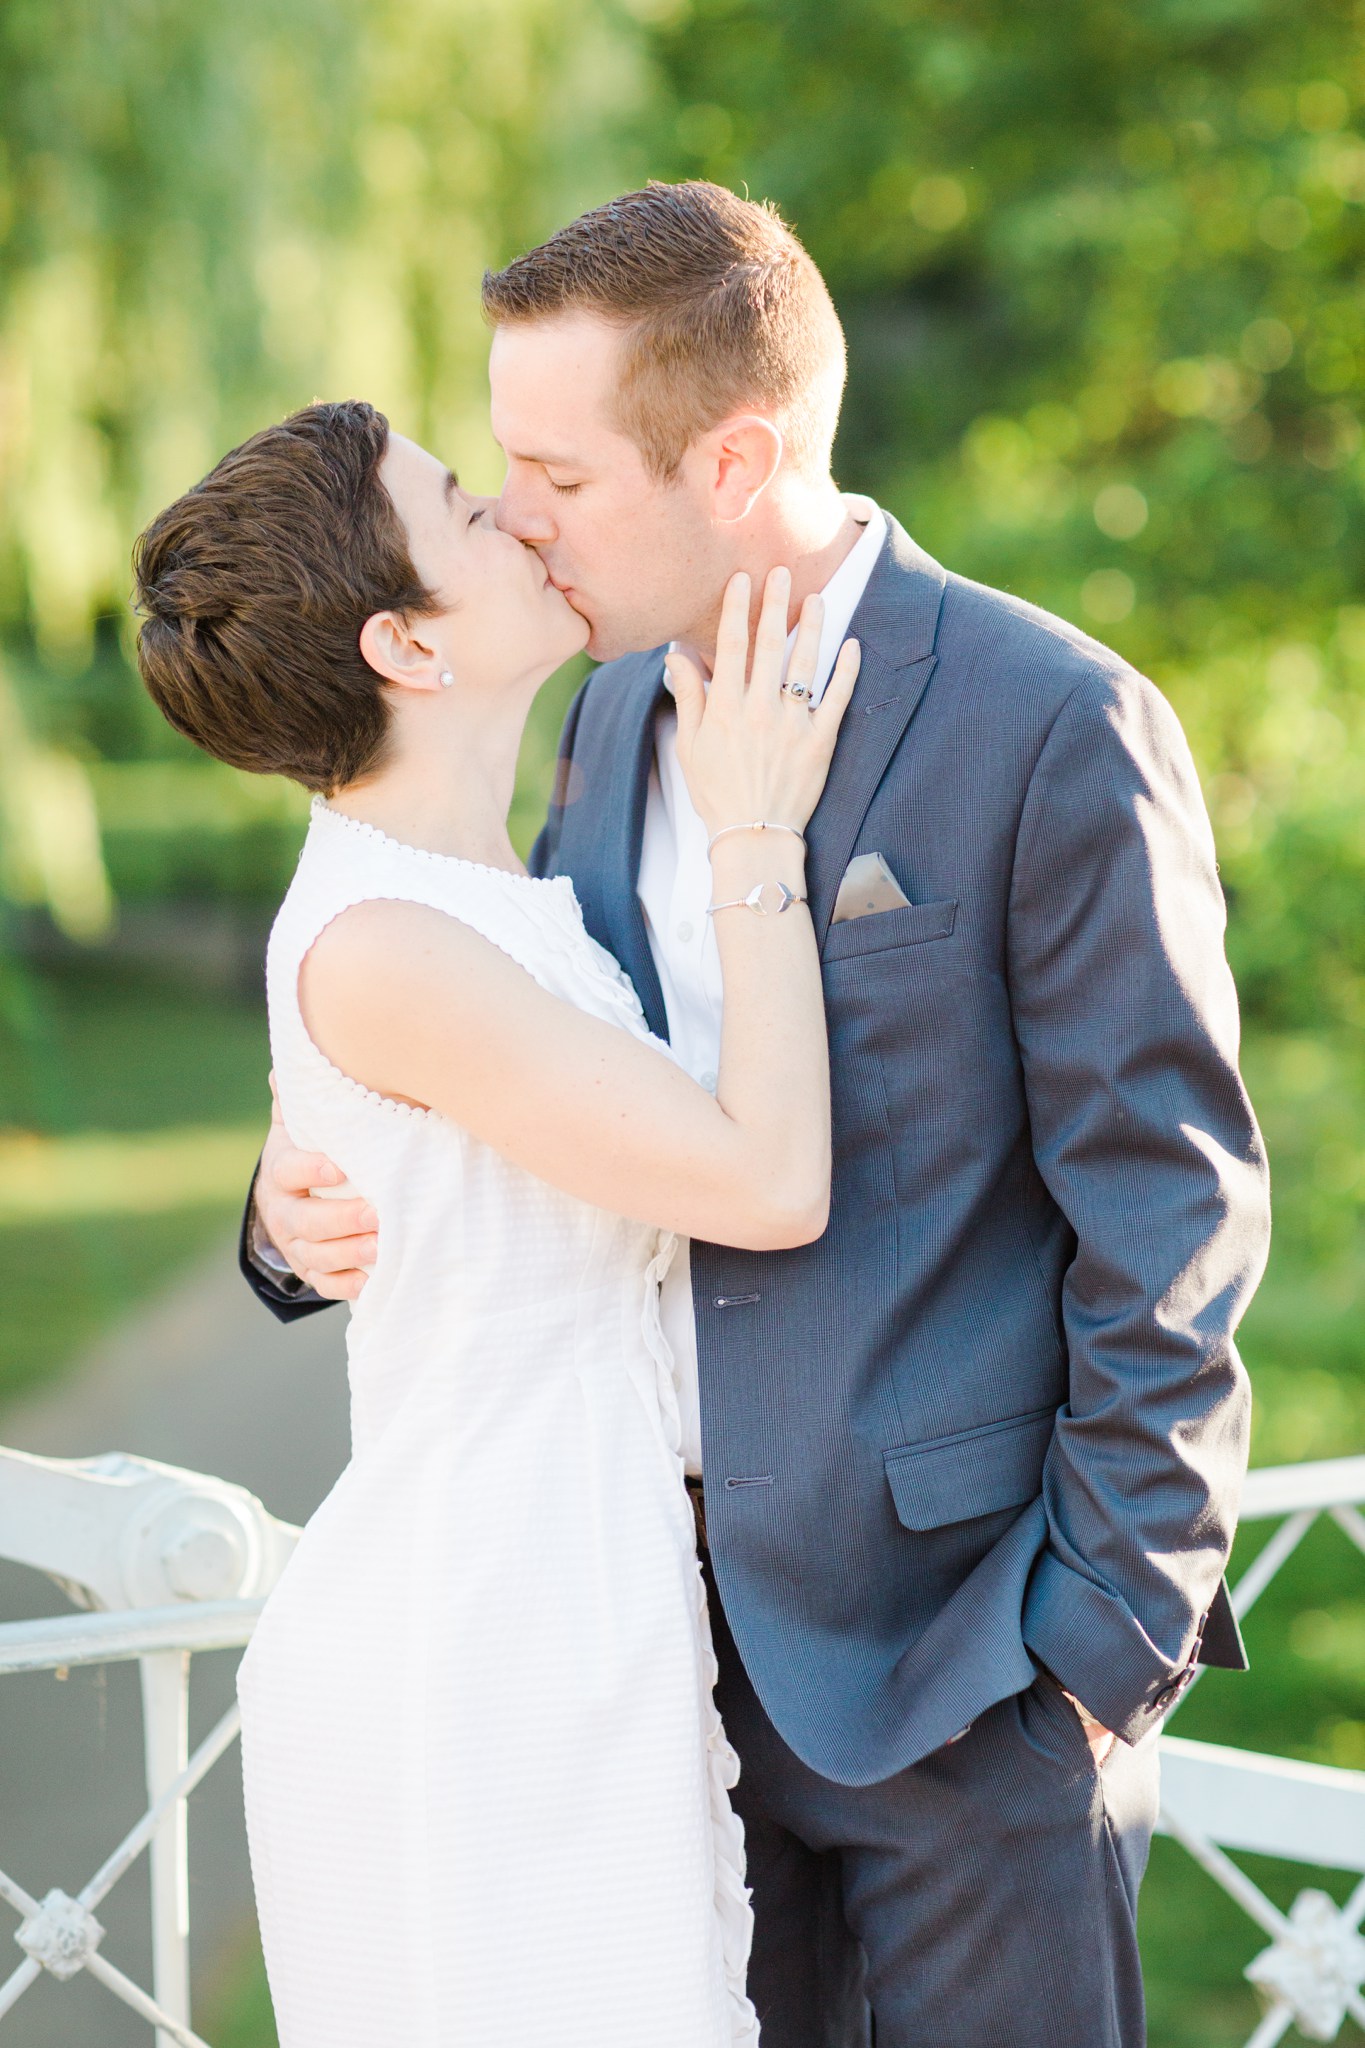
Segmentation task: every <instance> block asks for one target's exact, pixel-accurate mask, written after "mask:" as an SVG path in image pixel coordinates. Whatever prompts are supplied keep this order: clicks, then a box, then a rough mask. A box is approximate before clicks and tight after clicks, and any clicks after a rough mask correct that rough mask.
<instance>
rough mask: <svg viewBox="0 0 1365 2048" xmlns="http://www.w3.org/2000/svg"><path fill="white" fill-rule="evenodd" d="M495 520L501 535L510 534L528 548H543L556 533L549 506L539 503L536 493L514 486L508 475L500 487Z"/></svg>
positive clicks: (556, 529)
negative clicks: (500, 492) (500, 494)
mask: <svg viewBox="0 0 1365 2048" xmlns="http://www.w3.org/2000/svg"><path fill="white" fill-rule="evenodd" d="M494 518H495V521H496V523H497V525H498V527H499V528H500V529H501V531H502V532H503V533H510V534H512V535H513V536H514V538H515V539H517V540H519V541H524V542H525V543H526V545H527V547H543V546H544V545H545V544H546V543H547V542H549V541H552V540H553V539H554V538H555V536H556V534H557V532H558V528H557V527H556V525H555V521H554V515H553V513H552V512H551V510H550V508H549V506H548V505H546V504H544V503H543V502H539V503H538V502H537V499H536V496H535V494H533V493H532V492H529V491H528V490H526V488H525V487H524V486H518V485H517V484H514V483H513V481H512V479H511V477H510V476H509V477H508V479H507V481H506V482H505V483H504V485H503V487H502V496H501V497H500V498H499V499H498V509H497V511H496V513H495V514H494Z"/></svg>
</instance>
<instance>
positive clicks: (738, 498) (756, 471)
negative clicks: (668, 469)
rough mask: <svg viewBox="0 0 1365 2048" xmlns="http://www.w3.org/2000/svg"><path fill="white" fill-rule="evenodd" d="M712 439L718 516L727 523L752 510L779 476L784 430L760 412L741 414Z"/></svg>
mask: <svg viewBox="0 0 1365 2048" xmlns="http://www.w3.org/2000/svg"><path fill="white" fill-rule="evenodd" d="M711 440H712V443H713V446H712V460H713V461H714V463H715V472H714V474H715V482H714V486H713V492H714V498H713V503H714V509H715V516H716V518H717V519H720V520H724V521H725V522H726V523H727V524H728V523H729V522H731V521H733V520H736V519H743V518H744V517H745V516H746V515H747V514H748V513H750V512H752V511H753V508H754V506H755V505H756V504H757V503H758V501H759V499H760V498H761V497H762V495H763V493H764V491H766V490H767V488H768V486H769V484H770V483H771V482H772V480H773V478H774V477H775V476H776V475H777V472H778V470H779V468H780V467H781V463H782V449H783V441H782V431H781V429H780V428H779V427H777V426H775V425H774V423H773V421H772V420H769V419H764V417H763V415H762V414H761V413H742V414H739V415H738V416H737V417H736V418H734V419H731V420H725V421H723V422H722V423H721V425H720V426H719V427H717V428H715V429H714V432H713V434H712V436H711Z"/></svg>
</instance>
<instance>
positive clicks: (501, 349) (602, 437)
mask: <svg viewBox="0 0 1365 2048" xmlns="http://www.w3.org/2000/svg"><path fill="white" fill-rule="evenodd" d="M620 348H621V336H620V333H619V330H617V329H616V328H614V327H612V326H610V325H608V323H607V322H606V321H603V320H597V319H593V318H592V317H591V316H589V315H587V314H577V313H575V314H566V315H562V316H559V317H557V318H555V319H550V320H536V321H528V322H526V323H524V324H517V325H513V326H504V327H499V328H498V329H497V331H496V333H495V334H494V336H493V349H492V355H491V357H490V361H489V380H490V383H491V386H492V394H493V432H494V434H495V436H496V437H497V440H498V442H499V444H500V445H501V447H502V451H503V453H504V455H505V456H506V458H507V479H506V482H505V483H504V484H503V488H502V497H501V498H500V499H499V501H498V510H497V521H498V525H499V526H500V527H501V528H502V529H503V531H504V532H506V533H510V534H514V535H515V536H516V538H517V539H518V540H520V541H525V542H526V543H527V544H528V545H529V546H531V547H533V548H535V550H536V552H537V553H538V554H539V556H540V558H541V560H542V561H543V562H544V564H545V566H546V568H547V569H548V571H549V573H550V580H551V582H553V583H554V584H556V585H557V586H558V588H559V589H560V590H561V591H563V593H564V595H565V596H566V597H567V599H568V600H569V603H570V604H571V605H572V606H573V608H574V610H575V611H576V612H579V613H581V615H582V617H583V618H584V619H586V620H587V622H588V626H589V629H590V638H589V640H588V653H589V654H591V655H592V656H593V657H594V659H595V660H597V661H610V660H612V659H614V658H615V657H616V656H617V655H620V654H628V653H631V652H633V651H637V650H642V649H645V648H649V647H657V646H658V645H659V644H660V642H661V641H665V640H671V639H684V640H693V639H704V638H705V635H706V631H707V628H708V625H709V624H710V622H711V621H712V620H713V619H714V617H715V613H716V609H717V607H718V605H719V602H720V596H721V593H722V591H723V589H724V586H725V580H726V577H727V575H728V574H729V571H730V567H731V563H730V561H729V558H728V548H727V539H728V536H727V532H726V529H725V527H724V526H717V524H716V523H715V522H713V520H712V518H711V508H710V493H709V489H708V485H707V480H706V475H705V471H704V467H703V466H701V465H697V464H691V463H687V462H685V463H684V464H683V467H682V470H681V472H680V473H679V475H678V477H677V478H676V479H675V480H674V481H672V482H670V483H660V482H659V481H658V479H657V478H655V477H653V476H652V475H651V474H650V472H649V471H648V469H647V468H646V467H645V462H644V458H643V456H642V455H641V453H640V451H639V449H638V448H637V447H636V445H635V443H634V442H633V441H632V440H630V439H629V438H628V437H627V436H626V435H625V434H623V433H622V432H621V430H620V428H619V427H618V426H617V425H616V424H615V420H614V414H613V407H612V400H613V397H614V394H615V391H616V380H617V376H618V374H619V368H618V366H619V357H620ZM732 545H733V543H732V542H731V543H730V546H732Z"/></svg>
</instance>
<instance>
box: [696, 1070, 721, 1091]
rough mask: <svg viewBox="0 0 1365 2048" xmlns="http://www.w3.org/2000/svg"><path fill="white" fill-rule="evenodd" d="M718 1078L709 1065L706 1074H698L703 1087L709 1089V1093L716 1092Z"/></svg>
mask: <svg viewBox="0 0 1365 2048" xmlns="http://www.w3.org/2000/svg"><path fill="white" fill-rule="evenodd" d="M717 1078H718V1077H717V1076H716V1075H715V1074H713V1073H712V1072H711V1070H710V1068H709V1067H708V1068H707V1070H706V1072H705V1073H704V1074H698V1076H697V1079H698V1080H699V1081H700V1082H701V1085H702V1087H703V1088H705V1089H706V1090H707V1091H708V1093H712V1094H714V1092H715V1086H716V1081H717Z"/></svg>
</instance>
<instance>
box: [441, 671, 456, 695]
mask: <svg viewBox="0 0 1365 2048" xmlns="http://www.w3.org/2000/svg"><path fill="white" fill-rule="evenodd" d="M454 681H455V678H454V676H453V675H452V674H451V673H450V670H449V669H448V668H443V669H442V670H441V688H442V689H443V690H448V689H450V687H451V685H452V684H453V683H454Z"/></svg>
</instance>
